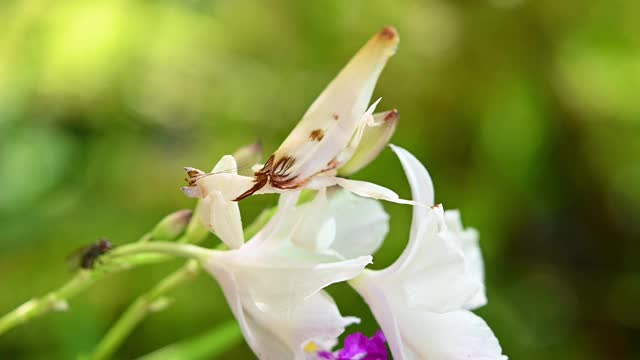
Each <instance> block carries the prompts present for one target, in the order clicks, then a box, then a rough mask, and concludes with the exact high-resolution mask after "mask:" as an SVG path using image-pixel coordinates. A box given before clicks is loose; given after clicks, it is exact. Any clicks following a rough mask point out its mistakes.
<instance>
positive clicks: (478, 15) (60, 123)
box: [0, 0, 640, 359]
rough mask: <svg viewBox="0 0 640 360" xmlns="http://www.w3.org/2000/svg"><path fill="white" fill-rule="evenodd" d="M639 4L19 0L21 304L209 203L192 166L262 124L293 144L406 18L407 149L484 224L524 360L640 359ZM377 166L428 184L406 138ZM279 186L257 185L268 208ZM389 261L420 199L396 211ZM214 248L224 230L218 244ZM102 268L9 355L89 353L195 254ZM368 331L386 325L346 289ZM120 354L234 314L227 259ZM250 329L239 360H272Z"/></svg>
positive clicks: (8, 37)
mask: <svg viewBox="0 0 640 360" xmlns="http://www.w3.org/2000/svg"><path fill="white" fill-rule="evenodd" d="M639 15H640V2H638V1H634V0H627V1H625V0H613V1H607V2H605V1H595V0H594V1H583V0H565V1H557V0H539V1H534V0H529V1H526V0H482V1H481V0H477V1H447V0H429V1H408V0H400V1H394V2H390V1H382V0H368V1H338V0H336V1H321V2H303V1H295V0H290V1H285V0H276V1H245V0H241V1H238V0H236V1H230V0H229V1H215V0H213V1H204V0H202V1H199V0H156V1H152V0H138V1H132V0H128V1H125V0H109V1H86V0H85V1H64V2H62V1H44V0H22V1H18V0H3V1H2V2H0V16H1V18H2V19H3V20H2V23H3V26H2V31H1V32H0V279H1V281H0V294H1V295H0V312H2V313H4V312H7V311H9V310H10V309H12V308H13V307H15V306H16V305H18V304H19V303H21V302H23V301H25V300H27V299H29V298H30V297H31V296H34V295H40V294H43V293H44V292H46V291H48V290H49V289H53V288H55V287H57V286H59V285H60V284H62V283H63V282H64V281H65V280H67V279H68V278H69V277H70V275H71V273H70V271H69V269H68V267H67V265H66V264H65V257H66V256H67V254H68V253H69V252H71V251H72V250H73V249H75V248H77V247H78V246H81V245H83V244H87V243H90V242H92V241H94V240H95V239H97V238H98V237H101V236H108V237H109V238H110V239H111V240H113V241H114V242H116V243H124V242H128V241H133V240H135V239H137V238H138V237H139V236H140V235H141V234H143V233H144V232H145V231H147V230H148V229H149V228H150V227H151V226H153V225H154V224H155V222H156V221H157V220H159V219H160V218H161V217H162V216H163V215H165V214H167V213H169V212H171V211H173V210H176V209H179V208H189V207H192V206H193V204H194V201H193V200H192V199H188V198H186V197H185V196H184V195H183V194H182V193H181V192H180V191H179V187H180V186H182V184H183V171H182V167H183V166H187V165H188V166H195V167H199V168H203V169H207V168H210V167H211V166H212V165H213V164H214V163H215V162H216V161H217V160H218V159H219V157H220V156H221V155H223V154H226V153H231V152H233V151H234V150H235V149H236V148H238V147H240V146H242V145H245V144H248V143H251V142H253V141H255V140H256V139H258V138H259V139H261V140H262V141H263V144H264V147H265V151H266V152H267V153H270V152H272V151H273V150H275V148H276V147H277V146H278V144H279V143H280V142H281V141H282V140H283V139H284V137H285V136H286V135H287V134H288V132H289V131H290V130H291V129H292V128H293V126H294V125H295V124H296V122H297V121H298V120H299V119H300V117H301V116H302V114H303V113H304V111H305V110H306V108H307V107H308V106H309V105H310V104H311V102H312V101H313V100H314V99H315V97H316V96H317V95H318V94H319V93H320V91H321V90H322V88H323V87H324V86H325V85H326V84H327V83H328V82H329V81H330V80H331V79H332V78H333V76H335V74H336V73H337V72H338V70H339V69H340V68H341V67H342V66H343V65H344V64H345V63H346V62H347V60H348V59H349V58H350V57H351V56H352V55H353V54H354V53H355V51H356V50H357V49H358V48H359V47H360V46H361V45H362V44H364V42H365V41H366V40H367V39H368V38H369V37H370V36H371V35H372V34H374V33H375V32H376V31H377V30H378V29H379V28H380V27H382V26H383V25H388V24H391V25H395V26H396V27H397V29H398V31H399V33H400V37H401V42H400V47H399V49H398V53H397V54H396V56H395V57H393V58H392V59H391V61H390V62H389V64H388V65H387V68H386V70H385V71H384V72H383V74H382V77H381V79H380V81H379V83H378V87H377V90H376V92H375V94H374V97H378V96H382V97H383V101H382V103H381V104H380V106H379V107H378V108H379V110H385V109H389V108H393V107H396V108H398V109H399V110H400V112H401V119H400V125H399V127H398V130H397V132H396V134H395V136H394V138H393V140H392V141H393V142H394V143H396V144H399V145H401V146H404V147H406V148H408V149H409V150H411V151H413V152H414V153H415V154H416V156H417V157H418V158H420V159H421V160H422V161H423V162H424V163H425V164H426V166H427V167H428V169H429V170H430V172H431V175H432V177H433V178H434V181H435V185H436V196H437V201H439V202H443V203H444V205H445V208H449V209H451V208H459V209H461V210H462V214H463V220H464V223H465V225H467V226H473V227H476V228H478V229H479V230H480V233H481V244H482V246H483V249H484V252H485V256H486V267H487V284H488V296H489V305H488V306H487V307H485V308H483V309H481V310H480V311H479V313H480V314H481V315H482V316H483V317H484V318H485V319H486V320H487V321H488V323H489V324H490V325H491V327H492V328H493V329H494V331H495V333H496V335H497V336H498V338H499V339H500V341H501V344H502V345H503V348H504V351H505V353H506V354H508V355H510V357H511V358H512V359H631V358H640V340H639V338H640V311H639V310H638V306H639V305H640V263H639V262H638V260H637V258H638V252H639V251H640V223H639V222H638V219H637V215H638V214H639V213H640V211H639V210H640V209H639V208H640V161H639V160H640V36H639V35H640V21H638V16H639ZM355 178H358V179H364V180H371V181H375V182H377V183H379V184H381V185H385V186H388V187H391V188H393V189H396V190H397V191H398V192H399V193H400V194H401V195H403V196H409V188H408V185H407V183H406V180H405V178H404V175H403V173H402V170H401V167H400V166H399V163H398V161H397V159H396V158H395V157H394V156H393V154H391V152H390V151H389V150H386V151H385V152H384V153H383V154H382V155H381V156H380V157H379V158H378V159H377V160H376V161H375V162H374V163H372V164H371V165H370V166H369V167H368V168H366V169H365V170H363V171H361V172H360V173H358V174H356V176H355ZM275 201H276V198H275V197H273V196H255V197H252V198H250V199H247V200H245V201H243V202H242V211H243V217H244V220H245V222H246V223H248V222H249V221H250V220H251V219H252V218H254V217H255V216H256V215H257V214H258V213H259V211H260V210H261V209H262V208H264V207H265V206H270V205H272V204H274V203H275ZM385 207H386V209H387V210H388V211H389V213H390V214H391V215H392V220H391V233H390V235H389V237H388V239H387V241H386V242H385V244H384V246H383V247H382V249H381V250H380V252H379V253H378V255H377V256H376V258H375V267H378V268H381V267H384V266H386V265H388V264H390V263H391V262H392V261H393V260H394V259H395V258H396V257H397V255H398V254H399V253H400V252H401V251H402V249H403V247H404V245H405V243H406V240H407V237H408V231H409V222H410V213H411V210H410V208H408V207H403V206H398V205H389V204H385ZM208 244H209V245H214V244H215V242H214V240H213V237H212V238H211V239H210V240H209V242H208ZM180 264H181V263H180V262H177V261H176V262H174V263H171V264H170V265H167V264H164V265H157V266H148V267H145V268H141V269H138V270H135V271H132V272H129V273H125V274H120V275H117V276H113V277H110V278H108V279H107V280H105V281H102V282H100V283H99V284H97V285H96V286H95V287H93V288H92V289H90V291H87V292H86V293H84V294H83V295H81V296H80V297H78V298H76V299H74V300H73V301H72V302H71V309H70V311H68V312H66V313H55V314H49V315H47V316H45V317H42V318H39V319H37V320H35V321H33V322H32V323H30V324H28V325H27V326H22V327H20V328H16V329H14V330H13V331H11V332H10V333H8V334H6V335H5V336H3V337H0V358H2V359H70V358H73V357H75V356H76V355H77V354H79V353H86V352H88V351H90V350H91V349H92V347H93V346H94V345H95V344H96V343H97V342H98V340H99V339H100V337H101V334H103V333H104V332H105V331H106V329H107V328H108V326H109V324H111V323H112V322H113V321H114V320H115V319H116V318H117V316H118V314H120V313H121V312H122V310H123V309H124V308H125V307H126V306H127V304H128V303H129V302H130V301H131V300H132V299H133V298H134V297H135V296H136V295H137V294H139V293H141V292H143V291H144V290H146V289H148V288H149V287H150V286H151V285H152V284H154V283H155V282H156V281H157V280H159V279H161V278H162V277H163V276H164V275H166V274H168V273H169V272H170V271H171V270H173V269H175V268H177V267H179V266H180ZM331 291H332V293H333V294H334V295H335V298H336V300H337V301H338V302H339V304H340V306H341V309H342V312H343V314H348V315H356V316H360V317H362V318H363V324H362V325H360V326H355V327H352V328H350V329H349V331H356V330H362V331H365V332H366V333H368V334H371V333H373V331H374V330H375V329H376V325H375V323H374V320H373V318H372V317H371V315H370V314H369V312H368V310H367V309H366V307H365V306H364V305H363V303H362V301H361V300H360V299H359V298H358V297H357V296H354V293H353V292H351V290H350V289H348V288H347V287H346V286H344V285H339V286H334V287H333V288H332V289H331ZM175 299H176V302H175V304H174V305H173V306H172V307H170V308H169V309H167V310H166V311H164V312H161V313H158V314H154V315H153V316H151V317H150V318H148V319H147V320H146V321H145V322H144V323H143V324H142V326H141V327H139V328H138V329H137V331H135V333H134V334H133V335H132V336H131V338H129V339H128V341H127V342H126V343H125V344H124V346H123V348H122V349H121V351H120V352H119V353H118V355H117V357H118V358H122V359H128V358H133V357H135V356H139V355H142V354H145V353H147V352H149V351H151V350H153V349H156V348H158V347H160V346H163V345H165V344H168V343H170V342H173V341H175V340H179V339H186V338H189V337H191V336H194V335H197V334H200V333H202V332H204V331H207V330H210V329H212V328H213V327H214V326H215V325H216V324H219V323H222V322H224V321H225V320H227V319H230V318H231V314H230V312H229V310H228V307H227V305H226V303H225V301H224V298H223V296H222V294H221V291H220V289H219V288H218V286H217V285H216V284H215V283H214V282H213V281H211V279H209V278H207V277H206V276H201V277H200V278H198V279H197V280H196V281H194V282H193V283H191V284H189V285H188V286H185V287H184V288H182V289H181V291H178V292H176V293H175ZM251 357H252V355H251V352H250V351H249V350H248V348H247V347H246V346H245V345H244V343H241V344H238V346H237V347H235V348H234V349H233V350H232V352H230V353H228V354H227V355H226V357H225V358H251Z"/></svg>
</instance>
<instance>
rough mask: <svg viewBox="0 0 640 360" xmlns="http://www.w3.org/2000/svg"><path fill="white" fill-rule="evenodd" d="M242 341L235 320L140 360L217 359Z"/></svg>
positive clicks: (168, 346)
mask: <svg viewBox="0 0 640 360" xmlns="http://www.w3.org/2000/svg"><path fill="white" fill-rule="evenodd" d="M240 339H242V333H241V332H240V327H239V326H238V323H237V322H236V321H235V320H229V321H227V322H226V323H224V324H222V325H220V326H217V327H216V328H215V329H213V330H210V331H208V332H206V333H204V334H202V335H199V336H197V337H195V338H192V339H188V340H183V341H179V342H176V343H173V344H171V345H167V346H165V347H163V348H161V349H158V350H156V351H154V352H152V353H150V354H147V355H145V356H143V357H141V358H139V359H138V360H165V359H171V360H199V359H203V360H204V359H217V358H219V357H220V356H221V355H222V354H224V353H225V352H226V351H228V350H229V348H231V347H232V346H233V345H235V344H236V343H238V341H240Z"/></svg>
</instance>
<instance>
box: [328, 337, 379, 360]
mask: <svg viewBox="0 0 640 360" xmlns="http://www.w3.org/2000/svg"><path fill="white" fill-rule="evenodd" d="M385 342H386V338H385V337H384V334H383V333H382V331H381V330H378V331H376V333H375V335H373V336H372V337H371V338H368V337H366V336H365V335H364V334H362V333H361V332H357V333H354V334H351V335H349V336H347V338H346V339H345V340H344V348H343V349H342V350H340V351H338V353H337V356H336V357H335V358H334V359H336V360H387V359H388V356H387V347H386V346H385Z"/></svg>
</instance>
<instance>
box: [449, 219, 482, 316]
mask: <svg viewBox="0 0 640 360" xmlns="http://www.w3.org/2000/svg"><path fill="white" fill-rule="evenodd" d="M444 219H445V222H446V224H447V227H448V228H449V230H450V231H452V232H453V233H454V234H455V239H456V241H457V242H458V246H460V248H461V249H462V252H463V253H464V257H465V263H466V265H467V274H468V276H470V277H471V278H472V279H474V280H475V281H476V282H477V283H478V284H480V285H481V288H480V291H478V292H477V293H476V295H475V296H474V297H473V298H471V299H470V300H469V302H468V303H467V305H466V306H465V307H466V308H467V309H469V310H473V309H477V308H479V307H482V306H484V305H486V304H487V296H486V293H485V287H484V261H483V259H482V251H481V250H480V245H479V243H478V237H479V235H478V231H477V230H476V229H473V228H468V229H465V228H464V227H463V226H462V221H461V220H460V212H459V211H458V210H447V211H445V212H444Z"/></svg>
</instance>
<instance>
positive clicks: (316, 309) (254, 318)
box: [205, 261, 357, 359]
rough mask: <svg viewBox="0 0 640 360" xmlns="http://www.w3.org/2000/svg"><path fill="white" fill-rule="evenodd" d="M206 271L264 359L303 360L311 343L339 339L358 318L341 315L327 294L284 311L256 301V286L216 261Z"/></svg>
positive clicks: (245, 335)
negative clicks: (306, 346) (216, 282)
mask: <svg viewBox="0 0 640 360" xmlns="http://www.w3.org/2000/svg"><path fill="white" fill-rule="evenodd" d="M205 268H206V269H207V270H208V271H210V272H211V274H212V275H213V276H214V277H215V278H216V279H217V280H218V282H219V284H220V286H221V287H222V290H223V292H224V295H225V297H226V298H227V302H228V303H229V306H230V307H231V310H232V312H233V314H234V316H235V317H236V319H237V320H238V323H239V325H240V329H241V331H242V333H243V335H244V337H245V339H246V341H247V343H248V345H249V346H250V347H251V349H252V350H253V351H254V352H255V353H256V355H257V356H258V357H259V358H260V359H302V358H304V355H303V347H304V345H305V344H306V343H307V342H309V341H310V340H315V339H318V338H320V339H332V338H333V339H334V338H337V337H338V336H340V334H341V333H342V332H343V331H344V327H345V326H347V325H349V324H351V323H353V322H354V318H351V317H342V316H341V315H340V312H339V310H338V308H337V306H336V304H335V302H334V301H333V299H331V297H330V296H329V295H328V294H326V293H325V292H324V291H320V292H318V293H316V294H314V295H312V296H310V297H309V298H307V299H306V300H305V301H303V302H300V303H299V304H297V306H295V307H290V308H287V309H282V308H279V307H272V306H271V305H272V303H264V302H260V301H257V300H256V299H255V298H253V296H252V295H253V289H252V288H251V285H252V283H251V282H246V281H243V279H242V277H241V276H236V274H235V273H234V272H233V271H230V268H227V267H225V266H221V264H219V263H217V262H215V261H212V262H210V263H208V264H206V265H205ZM355 321H357V319H355Z"/></svg>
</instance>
